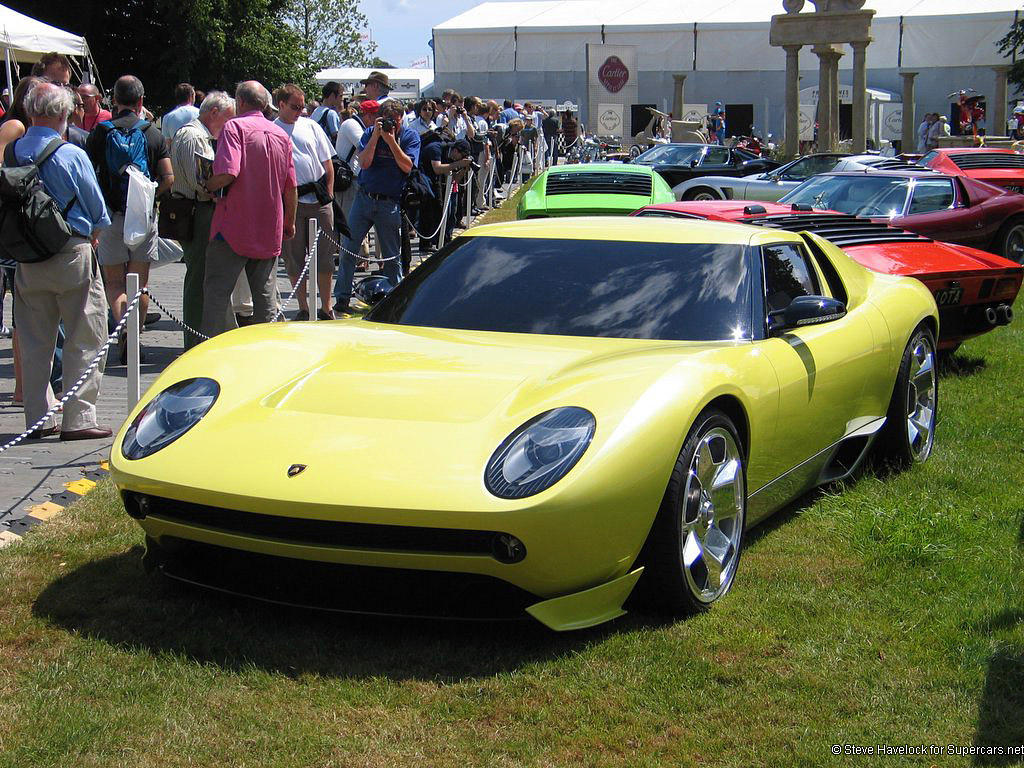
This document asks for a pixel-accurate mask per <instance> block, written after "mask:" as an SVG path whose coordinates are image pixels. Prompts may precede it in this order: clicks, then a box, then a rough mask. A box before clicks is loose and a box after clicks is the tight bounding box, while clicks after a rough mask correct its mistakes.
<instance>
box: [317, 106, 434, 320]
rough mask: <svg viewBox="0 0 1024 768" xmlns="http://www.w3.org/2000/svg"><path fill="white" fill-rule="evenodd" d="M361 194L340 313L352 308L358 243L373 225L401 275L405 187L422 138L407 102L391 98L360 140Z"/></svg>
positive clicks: (346, 251) (391, 273)
mask: <svg viewBox="0 0 1024 768" xmlns="http://www.w3.org/2000/svg"><path fill="white" fill-rule="evenodd" d="M359 147H360V151H359V153H358V157H359V169H360V170H359V192H358V193H357V194H356V198H355V200H354V201H353V203H352V208H351V209H350V211H349V216H348V228H349V232H350V234H349V236H348V237H347V238H345V240H344V241H343V242H342V252H341V268H340V269H339V270H338V277H337V279H336V280H335V282H334V298H335V300H336V303H335V306H334V311H335V315H336V316H337V315H339V314H341V315H344V314H346V313H347V312H348V302H349V299H351V298H352V278H353V276H354V275H355V270H356V256H357V255H358V252H359V244H360V243H361V242H363V238H365V237H366V233H367V232H369V231H370V227H373V228H374V229H375V230H376V231H377V246H378V248H377V255H378V256H379V257H380V258H382V259H383V260H384V261H383V262H382V264H381V267H382V270H383V272H384V276H385V277H387V278H388V279H389V280H390V281H391V284H392V286H395V285H398V281H399V280H401V279H402V265H401V263H400V262H399V260H398V258H399V254H400V250H401V237H402V235H401V232H402V210H401V200H402V190H403V189H404V188H405V180H406V178H407V177H408V175H409V171H411V170H412V168H413V166H414V165H416V164H417V163H418V162H419V157H420V137H419V134H418V133H416V131H414V130H412V129H411V128H405V127H403V126H402V105H401V104H400V103H399V102H397V101H386V102H384V104H382V105H381V108H380V112H379V113H378V116H377V119H376V120H375V121H374V123H373V125H371V126H370V127H369V128H367V129H366V132H365V133H363V138H362V139H361V140H360V142H359Z"/></svg>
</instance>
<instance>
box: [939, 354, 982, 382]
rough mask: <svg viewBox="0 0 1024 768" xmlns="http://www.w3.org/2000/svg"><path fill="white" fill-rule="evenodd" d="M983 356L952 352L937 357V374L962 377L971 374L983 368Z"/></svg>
mask: <svg viewBox="0 0 1024 768" xmlns="http://www.w3.org/2000/svg"><path fill="white" fill-rule="evenodd" d="M985 365H986V363H985V358H983V357H975V356H973V355H965V354H963V353H960V352H954V353H953V354H952V355H942V356H941V357H939V375H940V376H955V377H957V378H964V377H967V376H973V375H974V374H976V373H978V372H979V371H982V370H984V368H985Z"/></svg>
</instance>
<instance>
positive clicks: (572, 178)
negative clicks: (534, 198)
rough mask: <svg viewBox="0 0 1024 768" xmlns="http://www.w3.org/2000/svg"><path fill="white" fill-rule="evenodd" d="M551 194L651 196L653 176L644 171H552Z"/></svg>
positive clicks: (549, 191) (548, 185) (549, 186)
mask: <svg viewBox="0 0 1024 768" xmlns="http://www.w3.org/2000/svg"><path fill="white" fill-rule="evenodd" d="M547 194H549V195H638V196H640V197H650V196H651V177H650V176H648V175H647V174H644V173H630V172H626V173H612V172H596V171H584V172H582V173H551V174H549V175H548V181H547Z"/></svg>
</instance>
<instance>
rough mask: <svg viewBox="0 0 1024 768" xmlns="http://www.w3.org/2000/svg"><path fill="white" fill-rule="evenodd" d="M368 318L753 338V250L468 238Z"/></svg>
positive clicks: (575, 332)
mask: <svg viewBox="0 0 1024 768" xmlns="http://www.w3.org/2000/svg"><path fill="white" fill-rule="evenodd" d="M367 319H368V320H373V321H375V322H380V323H398V324H401V325H416V326H427V327H434V328H460V329H467V330H479V331H508V332H512V333H540V334H554V335H565V336H614V337H620V338H632V339H675V340H693V341H711V340H718V339H743V338H747V339H749V338H750V337H751V329H750V325H751V312H750V273H749V267H748V263H747V249H746V247H745V246H741V245H719V244H713V243H700V244H665V243H635V242H616V241H611V242H609V241H604V240H547V239H533V238H518V237H468V238H460V239H458V240H455V241H454V242H453V243H451V244H450V245H449V246H448V247H446V248H445V249H444V250H443V251H441V253H439V254H437V255H436V256H434V257H432V258H431V259H430V260H429V261H427V262H426V263H425V264H424V265H423V266H421V267H419V268H418V269H416V270H415V271H414V272H413V273H412V274H411V275H410V276H409V277H408V278H407V279H406V280H404V281H403V282H402V283H401V284H399V286H398V287H397V288H396V289H395V290H394V291H392V292H391V293H390V294H389V295H388V296H387V298H385V299H384V300H383V301H382V302H381V303H380V304H378V305H377V306H376V307H375V308H374V309H373V310H372V311H371V312H370V313H369V314H368V315H367Z"/></svg>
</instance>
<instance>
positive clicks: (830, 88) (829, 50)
mask: <svg viewBox="0 0 1024 768" xmlns="http://www.w3.org/2000/svg"><path fill="white" fill-rule="evenodd" d="M811 50H812V51H813V52H814V54H815V55H816V56H817V57H818V151H819V152H835V150H836V147H837V145H838V143H839V57H840V56H842V55H843V53H842V51H839V50H837V49H836V48H835V46H832V45H816V46H814V47H813V48H812V49H811Z"/></svg>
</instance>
